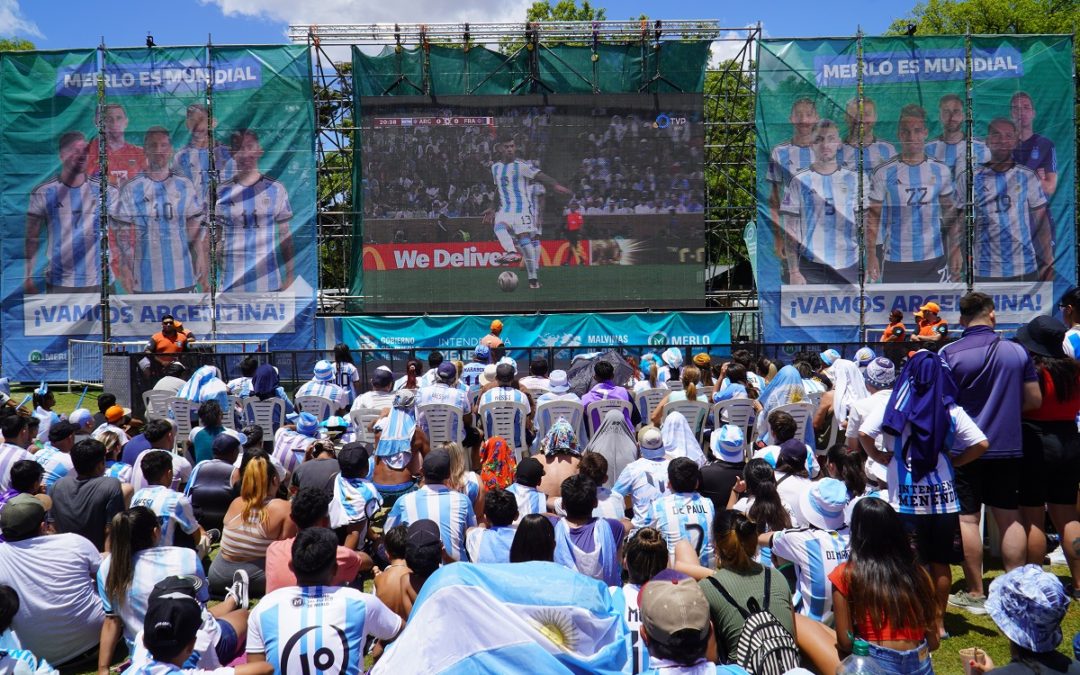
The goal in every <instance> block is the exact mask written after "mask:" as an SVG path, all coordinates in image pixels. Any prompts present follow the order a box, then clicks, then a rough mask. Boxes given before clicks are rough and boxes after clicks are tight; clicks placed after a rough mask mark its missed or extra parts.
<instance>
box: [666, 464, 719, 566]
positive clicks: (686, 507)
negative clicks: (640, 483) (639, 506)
mask: <svg viewBox="0 0 1080 675" xmlns="http://www.w3.org/2000/svg"><path fill="white" fill-rule="evenodd" d="M700 489H701V469H700V468H698V465H697V463H696V462H695V461H694V460H692V459H690V458H688V457H676V458H675V459H673V460H671V463H670V464H668V493H667V494H666V495H664V496H663V497H661V498H660V499H658V500H657V501H656V502H654V503H653V506H652V522H653V526H654V527H656V529H658V530H660V532H661V534H663V535H664V539H665V540H667V547H668V556H669V557H670V558H671V561H672V562H674V560H675V544H677V543H678V542H679V541H682V540H686V541H688V542H690V545H691V546H693V547H694V552H695V553H697V555H698V559H699V560H700V562H701V565H702V566H708V565H709V564H710V563H711V562H712V557H713V540H712V532H713V519H714V518H715V511H714V510H713V505H712V502H711V501H709V500H708V499H705V498H704V497H702V496H701V494H700V493H699V492H698V490H700Z"/></svg>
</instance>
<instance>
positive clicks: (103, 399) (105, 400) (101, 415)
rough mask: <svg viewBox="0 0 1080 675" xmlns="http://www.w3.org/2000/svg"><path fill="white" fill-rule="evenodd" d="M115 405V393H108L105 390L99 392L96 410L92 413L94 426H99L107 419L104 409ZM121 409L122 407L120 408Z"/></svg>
mask: <svg viewBox="0 0 1080 675" xmlns="http://www.w3.org/2000/svg"><path fill="white" fill-rule="evenodd" d="M114 405H116V394H110V393H109V392H107V391H103V392H101V395H100V396H98V398H97V407H98V411H97V412H96V413H94V428H95V429H96V428H98V427H100V426H101V425H102V424H105V422H107V421H108V420H106V419H105V411H106V410H108V409H109V408H111V407H113V406H114ZM120 410H121V411H123V408H121V409H120Z"/></svg>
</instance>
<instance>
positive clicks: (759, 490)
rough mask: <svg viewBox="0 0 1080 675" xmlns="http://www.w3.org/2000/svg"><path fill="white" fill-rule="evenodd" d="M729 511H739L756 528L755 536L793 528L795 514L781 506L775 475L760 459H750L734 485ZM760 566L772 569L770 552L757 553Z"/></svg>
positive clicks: (729, 498) (765, 549)
mask: <svg viewBox="0 0 1080 675" xmlns="http://www.w3.org/2000/svg"><path fill="white" fill-rule="evenodd" d="M727 507H728V509H733V510H735V511H741V512H742V513H745V514H746V515H747V517H748V518H750V520H751V521H752V522H753V523H754V525H755V526H756V527H757V531H758V534H764V533H766V532H779V531H781V530H786V529H788V528H789V527H791V526H792V523H793V521H794V520H795V515H794V510H793V509H792V508H791V506H789V505H788V504H786V503H784V501H783V499H781V497H780V493H779V492H778V491H777V489H776V474H775V473H774V472H773V468H772V467H771V466H770V465H769V463H768V462H766V461H765V460H763V459H752V460H750V461H749V462H747V463H746V468H745V469H743V477H742V478H741V479H739V480H737V481H735V486H734V487H733V488H731V495H730V496H729V497H728V505H727ZM759 560H760V562H761V564H762V565H765V566H766V567H772V566H773V562H772V549H770V548H768V547H762V548H761V550H760V551H759Z"/></svg>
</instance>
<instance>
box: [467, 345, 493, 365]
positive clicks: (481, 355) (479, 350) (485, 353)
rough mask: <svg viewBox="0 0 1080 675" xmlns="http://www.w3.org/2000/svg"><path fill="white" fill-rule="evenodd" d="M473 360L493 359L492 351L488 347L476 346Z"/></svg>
mask: <svg viewBox="0 0 1080 675" xmlns="http://www.w3.org/2000/svg"><path fill="white" fill-rule="evenodd" d="M472 355H473V358H474V359H480V360H483V361H487V360H488V359H490V358H491V349H489V348H488V346H487V345H476V349H474V350H473V353H472Z"/></svg>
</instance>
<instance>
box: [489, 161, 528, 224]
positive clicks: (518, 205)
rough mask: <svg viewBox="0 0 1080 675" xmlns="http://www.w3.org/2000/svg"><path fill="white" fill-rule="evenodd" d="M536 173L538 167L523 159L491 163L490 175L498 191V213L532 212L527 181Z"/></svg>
mask: <svg viewBox="0 0 1080 675" xmlns="http://www.w3.org/2000/svg"><path fill="white" fill-rule="evenodd" d="M538 173H540V169H536V168H533V167H532V166H531V165H530V164H529V163H528V162H526V161H525V160H523V159H515V160H514V161H512V162H494V163H492V165H491V177H492V179H494V181H495V189H496V190H498V191H499V213H508V214H509V213H514V214H522V213H532V197H531V196H530V193H529V181H531V180H532V179H533V178H535V177H536V174H538ZM496 217H498V216H496Z"/></svg>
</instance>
